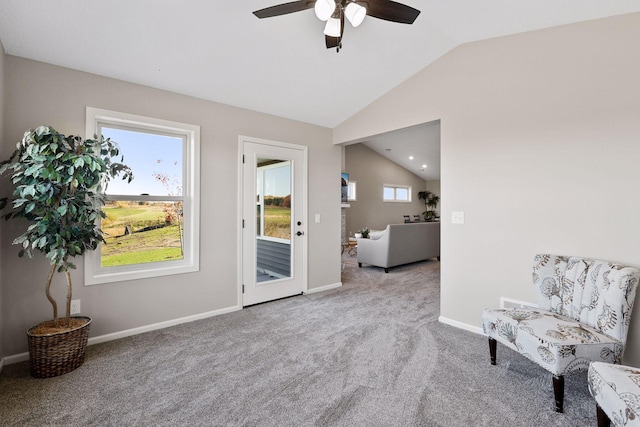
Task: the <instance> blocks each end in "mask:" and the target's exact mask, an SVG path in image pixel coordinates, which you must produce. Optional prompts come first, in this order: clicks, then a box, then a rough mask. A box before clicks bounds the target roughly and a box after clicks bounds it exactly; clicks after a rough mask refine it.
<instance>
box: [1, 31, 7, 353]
mask: <svg viewBox="0 0 640 427" xmlns="http://www.w3.org/2000/svg"><path fill="white" fill-rule="evenodd" d="M4 64H5V54H4V47H3V46H2V40H0V148H2V147H3V145H4V140H3V135H4V134H3V130H4V103H5V96H4V87H5V85H4ZM4 185H5V181H4V180H2V181H0V197H3V196H2V195H3V194H5V191H4ZM3 223H4V221H0V238H1V237H2V229H3V227H4V225H3ZM2 246H3V245H1V244H0V361H1V360H2V358H3V356H4V351H3V348H4V345H3V344H4V321H3V320H4V313H5V311H6V310H5V308H4V301H5V298H4V282H3V280H2V277H3V275H2V273H1V272H2V270H3V268H2V253H3V251H2Z"/></svg>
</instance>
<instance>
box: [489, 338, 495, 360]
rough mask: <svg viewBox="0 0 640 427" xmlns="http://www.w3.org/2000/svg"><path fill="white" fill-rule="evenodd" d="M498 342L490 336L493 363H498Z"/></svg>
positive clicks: (490, 353)
mask: <svg viewBox="0 0 640 427" xmlns="http://www.w3.org/2000/svg"><path fill="white" fill-rule="evenodd" d="M496 343H497V341H496V340H495V339H493V338H491V337H489V356H491V364H492V365H495V364H496Z"/></svg>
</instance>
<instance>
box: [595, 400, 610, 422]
mask: <svg viewBox="0 0 640 427" xmlns="http://www.w3.org/2000/svg"><path fill="white" fill-rule="evenodd" d="M596 412H597V413H598V427H610V426H611V420H609V417H608V416H607V414H605V413H604V411H603V410H602V408H601V407H600V405H598V404H597V403H596Z"/></svg>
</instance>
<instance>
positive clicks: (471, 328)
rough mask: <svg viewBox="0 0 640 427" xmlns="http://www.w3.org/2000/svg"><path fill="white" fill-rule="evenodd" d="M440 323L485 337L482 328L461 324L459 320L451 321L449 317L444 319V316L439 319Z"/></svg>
mask: <svg viewBox="0 0 640 427" xmlns="http://www.w3.org/2000/svg"><path fill="white" fill-rule="evenodd" d="M438 321H439V322H440V323H444V324H446V325H449V326H453V327H456V328H459V329H464V330H465V331H469V332H473V333H474V334H479V335H484V331H483V330H482V328H481V327H480V326H473V325H470V324H468V323H463V322H459V321H457V320H453V319H449V318H448V317H443V316H440V317H438Z"/></svg>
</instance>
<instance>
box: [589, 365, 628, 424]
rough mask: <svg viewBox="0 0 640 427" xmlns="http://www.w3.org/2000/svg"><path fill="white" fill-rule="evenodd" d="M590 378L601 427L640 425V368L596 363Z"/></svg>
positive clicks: (591, 370)
mask: <svg viewBox="0 0 640 427" xmlns="http://www.w3.org/2000/svg"><path fill="white" fill-rule="evenodd" d="M588 379H589V391H590V392H591V395H592V396H593V397H594V398H595V400H596V407H597V410H598V426H599V427H608V426H610V425H611V422H613V425H614V426H616V427H620V426H626V427H631V426H635V427H638V426H640V369H637V368H632V367H630V366H622V365H612V364H610V363H603V362H593V363H592V364H591V366H589V374H588Z"/></svg>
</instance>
